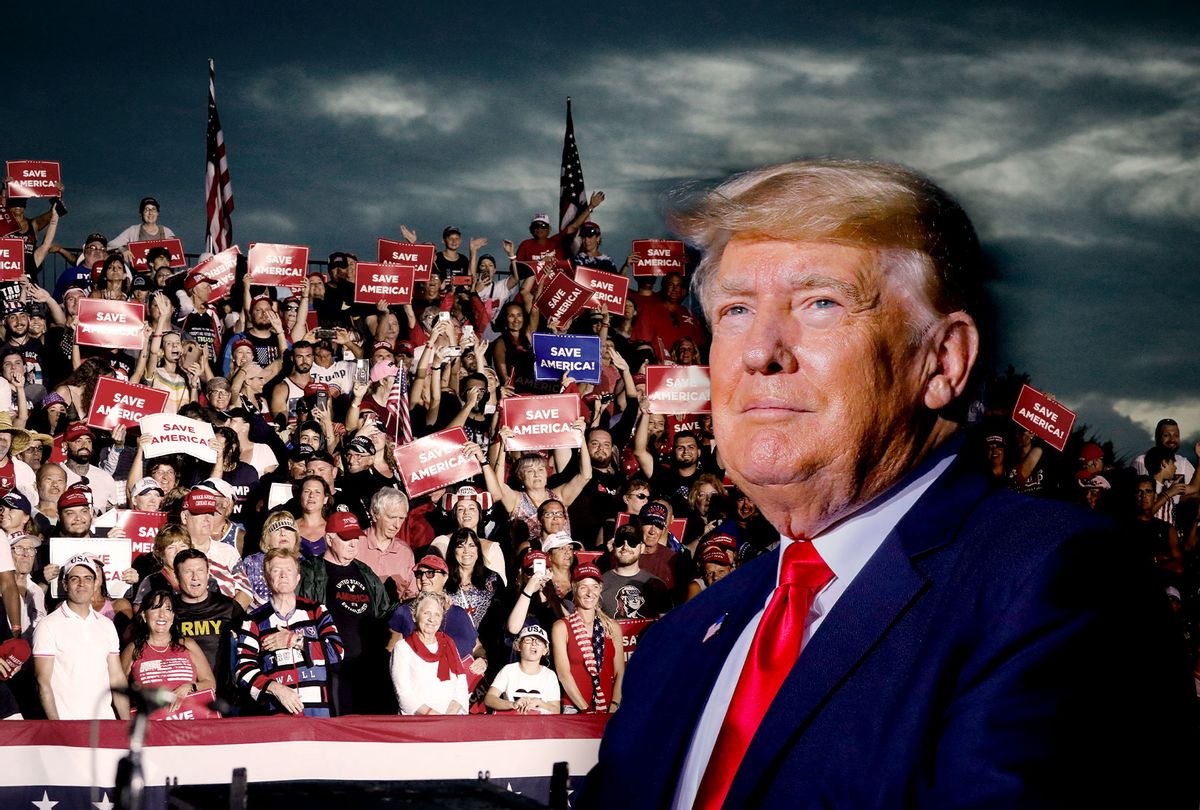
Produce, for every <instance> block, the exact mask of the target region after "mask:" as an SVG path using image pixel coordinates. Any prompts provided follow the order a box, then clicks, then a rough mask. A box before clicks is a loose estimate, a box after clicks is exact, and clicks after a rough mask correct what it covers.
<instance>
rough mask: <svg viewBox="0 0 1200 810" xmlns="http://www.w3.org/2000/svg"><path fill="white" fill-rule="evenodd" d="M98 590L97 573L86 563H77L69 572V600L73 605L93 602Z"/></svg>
mask: <svg viewBox="0 0 1200 810" xmlns="http://www.w3.org/2000/svg"><path fill="white" fill-rule="evenodd" d="M95 592H96V574H95V573H94V572H93V571H92V569H90V568H88V567H87V566H86V565H77V566H75V567H74V568H72V569H71V570H70V571H68V572H67V601H68V602H70V603H71V604H72V605H88V604H91V601H92V596H93V594H95Z"/></svg>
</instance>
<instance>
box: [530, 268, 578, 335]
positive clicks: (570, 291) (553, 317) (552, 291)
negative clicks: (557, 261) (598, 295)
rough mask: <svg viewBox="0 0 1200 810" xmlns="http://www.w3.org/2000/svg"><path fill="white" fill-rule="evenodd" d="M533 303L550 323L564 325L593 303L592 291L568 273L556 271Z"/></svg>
mask: <svg viewBox="0 0 1200 810" xmlns="http://www.w3.org/2000/svg"><path fill="white" fill-rule="evenodd" d="M533 305H534V306H535V307H537V309H538V312H540V313H542V314H543V315H545V316H546V320H547V322H548V323H550V324H551V325H554V326H559V327H563V326H566V325H567V324H569V323H570V322H571V321H572V320H573V319H574V318H575V316H576V315H578V314H579V313H581V312H583V311H584V310H585V309H587V308H588V307H590V306H591V305H592V291H591V290H590V289H588V288H587V287H585V286H583V285H582V284H578V283H576V281H575V280H574V279H573V278H571V277H570V276H568V275H567V274H566V273H563V272H558V271H556V272H555V273H554V274H553V275H551V276H550V280H549V281H547V282H546V283H545V285H544V286H543V287H542V294H541V295H539V296H538V297H537V299H536V300H535V301H534V302H533Z"/></svg>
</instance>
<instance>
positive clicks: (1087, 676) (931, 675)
mask: <svg viewBox="0 0 1200 810" xmlns="http://www.w3.org/2000/svg"><path fill="white" fill-rule="evenodd" d="M777 554H778V552H775V553H773V554H768V555H764V556H763V557H760V558H758V559H757V560H754V561H753V562H751V563H749V564H748V565H746V566H744V567H743V568H741V569H739V570H737V571H735V572H734V573H733V574H731V575H730V576H728V577H726V578H725V579H724V580H722V581H721V582H719V583H717V584H716V585H715V586H713V587H711V588H708V589H706V590H705V591H704V592H703V593H701V594H700V596H699V597H697V598H696V599H693V600H692V601H690V602H688V603H687V604H686V605H684V606H682V607H680V608H677V609H676V610H674V611H672V612H670V613H669V614H667V615H666V616H665V617H664V618H663V619H662V620H660V621H659V622H658V623H657V624H656V625H655V626H654V627H652V628H651V629H650V630H649V631H648V632H647V634H646V635H645V636H644V637H643V639H642V641H641V643H640V644H639V645H638V650H637V653H636V654H635V655H634V656H633V658H632V659H631V661H630V665H629V667H628V670H627V673H626V677H625V682H624V687H623V702H622V706H621V709H620V710H619V711H618V712H617V713H616V714H615V715H614V716H613V717H612V719H611V720H610V721H609V724H608V727H607V729H606V732H605V736H604V740H603V741H602V743H601V749H600V759H599V763H598V765H597V766H596V767H595V769H593V771H592V772H591V773H590V774H589V776H588V783H587V786H586V790H585V795H584V797H583V805H584V806H595V807H603V808H609V809H610V810H633V808H639V807H665V806H669V804H670V803H671V800H672V798H673V796H674V792H675V786H676V783H677V781H678V774H679V772H680V770H681V767H682V765H683V761H684V757H685V755H686V754H687V750H688V745H689V743H690V741H691V738H692V733H693V731H694V729H695V725H696V722H697V721H698V719H699V716H700V713H701V711H702V710H703V708H704V705H705V702H706V699H707V697H708V693H709V690H710V689H711V688H712V685H713V683H714V682H715V680H716V678H717V675H718V673H719V672H720V670H721V666H722V664H723V663H724V662H725V658H726V656H727V655H728V653H729V650H730V647H732V645H733V644H734V642H735V641H736V640H737V638H738V636H739V634H740V633H741V632H742V630H743V629H744V628H745V626H746V624H747V623H748V622H749V620H750V619H751V618H752V617H753V616H754V614H755V613H756V612H757V611H758V610H759V609H760V608H761V607H762V605H763V604H764V602H765V601H766V599H767V596H768V594H769V593H770V591H771V590H772V589H773V588H774V586H775V572H776V567H777V562H778V557H777ZM1147 559H1148V555H1147V554H1146V553H1145V552H1144V550H1138V549H1129V548H1126V547H1122V544H1121V542H1120V538H1118V537H1116V536H1115V534H1114V533H1113V532H1112V531H1111V528H1110V526H1109V524H1107V523H1106V522H1104V521H1102V520H1101V519H1099V518H1096V517H1093V516H1092V515H1091V514H1090V513H1088V512H1085V511H1084V510H1082V509H1079V508H1077V507H1074V506H1071V505H1068V504H1063V503H1058V502H1052V501H1045V500H1037V499H1033V498H1028V497H1024V496H1018V495H1015V494H1012V493H1009V492H1006V491H1002V490H997V489H995V488H993V487H992V486H991V484H989V482H988V481H987V480H986V479H985V478H983V477H982V476H980V475H976V474H974V473H970V472H967V471H965V470H964V469H963V462H962V461H961V460H959V461H957V462H955V464H954V465H953V466H952V467H951V468H950V469H949V470H948V471H947V472H946V473H945V474H943V475H942V476H941V477H940V478H939V479H938V480H937V481H935V482H934V484H933V485H932V486H931V487H930V488H929V489H928V490H927V491H926V492H925V494H924V495H923V496H922V497H921V499H920V500H919V501H918V502H917V503H916V504H915V505H914V506H913V508H912V509H911V510H910V511H909V513H908V514H907V515H905V516H904V518H903V519H901V521H900V523H899V524H898V525H897V526H896V528H895V530H893V531H892V532H891V533H890V534H889V535H888V537H887V538H886V539H885V540H884V542H883V544H882V545H881V546H880V548H879V550H878V551H877V552H876V553H875V554H874V555H873V556H872V557H871V559H870V560H869V561H868V563H867V565H866V566H865V567H864V569H863V570H862V571H861V572H860V573H859V575H858V577H857V578H856V579H855V580H854V581H853V582H852V583H851V585H850V587H849V588H848V589H847V590H846V592H845V593H843V595H842V596H841V598H840V599H839V600H838V602H837V604H836V605H835V606H834V607H833V609H832V610H831V611H830V612H829V614H828V615H827V616H826V617H825V618H824V620H823V622H822V624H821V626H820V628H819V629H818V630H817V632H816V633H814V634H813V636H812V638H811V639H810V641H809V642H808V645H807V646H806V647H805V649H804V653H803V654H802V655H801V657H800V659H799V660H798V662H797V663H796V666H795V667H794V668H793V670H792V672H791V673H790V675H789V676H788V678H787V679H786V680H785V682H784V684H783V686H782V687H781V689H780V691H779V693H778V695H776V697H775V699H774V701H773V702H772V704H771V706H770V708H769V710H768V712H767V715H766V717H765V719H764V720H763V723H762V725H761V726H760V727H759V730H758V732H757V734H756V735H755V737H754V739H753V741H752V742H751V745H750V748H749V750H748V751H747V754H746V757H745V758H744V760H743V761H742V764H741V767H740V768H739V770H738V773H737V775H736V777H735V779H734V782H733V785H732V787H731V789H730V792H729V796H728V799H727V802H726V806H727V807H738V808H740V807H772V808H774V807H781V808H810V807H836V808H859V807H864V808H866V807H870V808H875V807H880V808H893V807H938V808H941V807H1005V808H1007V807H1021V808H1030V807H1091V806H1097V807H1099V806H1106V807H1113V806H1137V807H1146V808H1150V807H1154V808H1162V807H1189V808H1193V810H1194V808H1196V807H1197V801H1198V796H1200V787H1198V786H1200V776H1197V774H1200V758H1198V756H1197V746H1196V736H1195V729H1196V725H1195V722H1196V721H1195V718H1196V712H1195V700H1194V691H1193V690H1192V681H1191V678H1190V677H1188V667H1186V664H1185V661H1184V656H1183V651H1182V645H1181V644H1180V643H1179V635H1178V632H1177V631H1175V630H1173V628H1172V624H1171V620H1170V617H1169V616H1168V608H1167V605H1166V600H1165V597H1164V595H1163V594H1162V593H1161V590H1156V589H1155V587H1154V585H1153V582H1152V578H1151V576H1150V571H1149V565H1148V563H1146V564H1143V561H1144V560H1147ZM718 620H721V621H722V624H721V630H720V632H718V633H717V634H716V635H714V636H712V637H711V638H710V639H709V640H708V641H704V640H703V639H704V637H705V634H706V633H707V631H708V630H709V628H710V627H712V625H713V624H714V623H715V622H717V621H718ZM1119 797H1129V799H1130V800H1133V801H1134V804H1130V805H1124V804H1121V803H1120V802H1121V801H1123V798H1119ZM1114 800H1115V801H1117V802H1118V804H1113V801H1114ZM1093 802H1094V803H1095V804H1093Z"/></svg>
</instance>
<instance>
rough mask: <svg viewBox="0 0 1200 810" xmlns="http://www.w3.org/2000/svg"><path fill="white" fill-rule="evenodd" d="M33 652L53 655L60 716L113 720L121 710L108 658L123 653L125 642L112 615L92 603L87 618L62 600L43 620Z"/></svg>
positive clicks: (52, 678)
mask: <svg viewBox="0 0 1200 810" xmlns="http://www.w3.org/2000/svg"><path fill="white" fill-rule="evenodd" d="M33 587H36V586H33ZM33 654H34V655H35V656H37V657H50V658H53V659H54V671H53V672H52V673H51V675H50V691H51V692H52V693H53V694H54V707H55V708H56V709H57V710H58V717H59V719H60V720H112V719H113V718H114V717H115V716H116V715H115V714H114V713H113V710H112V692H111V691H110V688H111V685H110V683H109V675H108V659H109V656H116V655H120V654H121V648H120V642H118V640H117V628H116V627H114V626H113V623H112V621H111V620H110V619H107V618H105V617H104V616H101V615H100V614H99V613H97V612H96V611H95V610H93V609H92V607H91V606H90V605H89V606H88V615H87V617H86V618H84V617H82V616H80V615H79V614H78V613H76V612H75V611H73V610H71V608H70V607H69V606H68V605H67V603H66V602H63V603H62V604H61V605H60V606H59V607H58V608H57V609H56V610H55V611H54V612H52V613H51V614H50V615H49V616H47V617H46V618H44V619H42V621H41V624H39V625H38V629H37V633H35V634H34V637H33Z"/></svg>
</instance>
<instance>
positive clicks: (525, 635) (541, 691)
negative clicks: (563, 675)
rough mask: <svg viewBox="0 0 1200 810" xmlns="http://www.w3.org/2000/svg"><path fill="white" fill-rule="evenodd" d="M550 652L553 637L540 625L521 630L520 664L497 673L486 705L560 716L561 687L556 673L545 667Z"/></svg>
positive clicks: (514, 710) (493, 707)
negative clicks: (543, 663) (543, 662)
mask: <svg viewBox="0 0 1200 810" xmlns="http://www.w3.org/2000/svg"><path fill="white" fill-rule="evenodd" d="M549 652H550V637H549V636H548V635H546V631H545V630H543V629H542V627H541V625H538V624H531V625H527V626H526V627H524V628H522V630H521V632H520V634H519V635H518V636H517V653H518V655H519V656H520V657H519V659H518V660H517V661H514V662H513V663H511V664H506V665H505V666H504V667H502V668H501V670H500V671H499V672H497V673H496V677H495V678H494V679H493V680H492V685H491V686H490V687H488V691H487V696H486V697H484V699H483V702H484V704H485V705H487V707H488V708H489V709H492V710H493V711H497V712H516V713H517V714H558V713H559V711H561V709H562V688H561V687H560V686H559V683H558V676H557V675H555V674H554V670H552V669H550V668H549V667H545V666H543V665H542V661H544V660H545V658H546V655H547V654H548V653H549Z"/></svg>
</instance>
